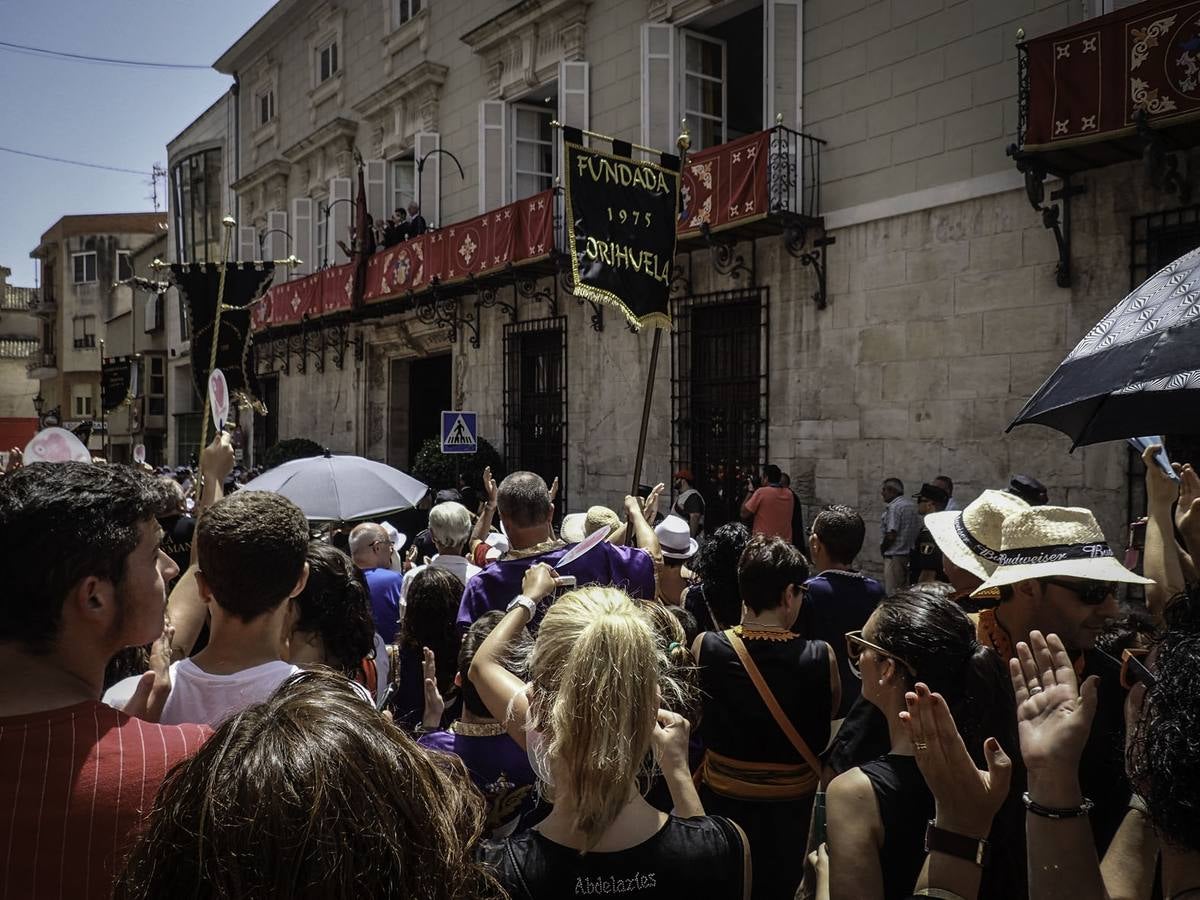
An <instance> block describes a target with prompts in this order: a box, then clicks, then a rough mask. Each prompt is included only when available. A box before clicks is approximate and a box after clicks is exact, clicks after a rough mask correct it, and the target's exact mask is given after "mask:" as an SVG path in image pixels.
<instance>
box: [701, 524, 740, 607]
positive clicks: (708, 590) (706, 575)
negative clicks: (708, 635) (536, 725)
mask: <svg viewBox="0 0 1200 900" xmlns="http://www.w3.org/2000/svg"><path fill="white" fill-rule="evenodd" d="M749 540H750V532H749V531H748V530H747V529H746V526H745V525H743V524H741V523H740V522H730V523H729V524H728V525H722V526H721V527H720V528H718V529H717V530H716V531H714V532H713V533H712V534H711V535H709V536H708V539H707V540H706V541H705V542H704V545H703V546H702V547H701V548H700V552H699V553H697V554H696V558H695V559H694V560H693V561H692V565H691V569H692V572H693V573H695V575H696V577H697V578H698V579H700V586H701V589H702V590H703V592H704V599H705V601H706V602H707V604H708V608H709V610H710V611H711V613H712V616H713V618H714V620H715V621H714V623H713V624H714V625H715V626H716V627H717V628H728V627H730V626H732V625H736V624H737V623H738V622H740V621H742V595H741V592H740V591H739V590H738V561H739V560H740V559H741V558H742V551H743V550H745V549H746V542H747V541H749Z"/></svg>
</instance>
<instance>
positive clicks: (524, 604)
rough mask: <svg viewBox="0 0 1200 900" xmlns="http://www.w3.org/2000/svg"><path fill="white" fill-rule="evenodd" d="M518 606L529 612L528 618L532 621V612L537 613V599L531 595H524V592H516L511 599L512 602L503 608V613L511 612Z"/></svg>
mask: <svg viewBox="0 0 1200 900" xmlns="http://www.w3.org/2000/svg"><path fill="white" fill-rule="evenodd" d="M518 606H519V607H520V608H521V609H523V610H525V612H527V613H528V614H529V618H530V620H531V621H532V619H533V617H534V614H535V613H537V601H536V600H534V599H533V598H532V597H526V596H525V595H524V594H518V595H517V596H516V597H514V598H513V599H512V602H511V603H509V604H508V606H507V608H505V610H504V612H505V614H506V615H507V614H508V613H510V612H512V611H513V609H515V608H516V607H518Z"/></svg>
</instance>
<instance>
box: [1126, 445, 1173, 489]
mask: <svg viewBox="0 0 1200 900" xmlns="http://www.w3.org/2000/svg"><path fill="white" fill-rule="evenodd" d="M1153 444H1158V445H1159V447H1163V439H1162V438H1161V437H1159V436H1157V435H1153V436H1150V437H1133V438H1129V446H1131V447H1133V449H1134V450H1136V451H1137V452H1138V453H1145V452H1146V448H1147V447H1149V446H1152V445H1153ZM1154 461H1155V463H1157V464H1158V467H1159V468H1160V469H1162V470H1163V472H1165V473H1166V475H1167V477H1168V478H1170V479H1171V480H1172V481H1178V480H1179V476H1178V475H1176V474H1175V470H1174V469H1173V468H1172V467H1171V460H1170V459H1168V458H1167V451H1166V449H1165V448H1164V449H1161V450H1159V451H1158V453H1156V454H1154Z"/></svg>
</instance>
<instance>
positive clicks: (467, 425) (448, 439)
mask: <svg viewBox="0 0 1200 900" xmlns="http://www.w3.org/2000/svg"><path fill="white" fill-rule="evenodd" d="M478 421H479V415H478V413H473V412H466V411H465V410H461V409H443V410H442V452H443V453H474V452H475V451H477V450H478V449H479V425H478Z"/></svg>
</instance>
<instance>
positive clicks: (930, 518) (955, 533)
mask: <svg viewBox="0 0 1200 900" xmlns="http://www.w3.org/2000/svg"><path fill="white" fill-rule="evenodd" d="M1023 509H1029V504H1028V503H1026V502H1025V501H1024V500H1022V499H1021V498H1020V497H1018V496H1016V495H1015V494H1010V493H1008V492H1007V491H984V492H983V493H982V494H980V495H979V496H978V497H977V498H975V500H973V501H972V502H971V503H969V504H967V507H966V508H965V509H963V510H961V511H958V510H948V511H946V512H934V513H926V514H925V527H926V528H928V529H929V533H930V534H932V535H933V540H934V543H936V544H937V545H938V549H939V550H941V551H942V553H944V554H945V555H946V558H947V559H949V560H950V562H952V563H954V565H956V566H957V567H958V568H960V569H963V570H964V571H967V572H970V573H971V574H972V575H974V576H975V577H976V578H979V579H981V580H982V581H987V580H988V579H989V578H990V577H991V575H992V573H993V572H995V571H996V564H997V562H998V561H999V559H1000V528H1001V526H1002V525H1003V524H1004V520H1005V519H1006V518H1008V517H1009V516H1011V515H1012V514H1013V513H1017V512H1020V511H1021V510H1023Z"/></svg>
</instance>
